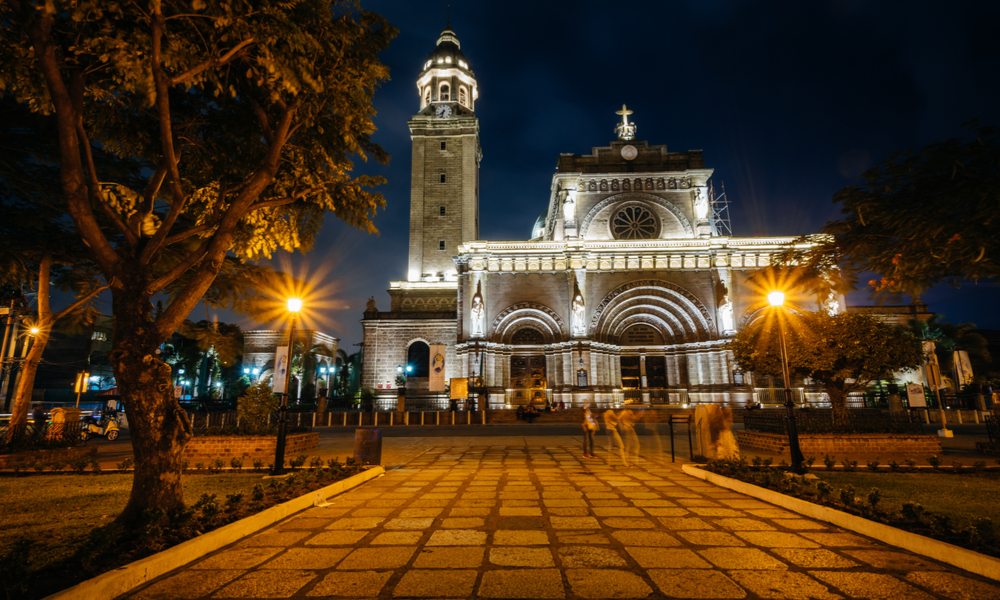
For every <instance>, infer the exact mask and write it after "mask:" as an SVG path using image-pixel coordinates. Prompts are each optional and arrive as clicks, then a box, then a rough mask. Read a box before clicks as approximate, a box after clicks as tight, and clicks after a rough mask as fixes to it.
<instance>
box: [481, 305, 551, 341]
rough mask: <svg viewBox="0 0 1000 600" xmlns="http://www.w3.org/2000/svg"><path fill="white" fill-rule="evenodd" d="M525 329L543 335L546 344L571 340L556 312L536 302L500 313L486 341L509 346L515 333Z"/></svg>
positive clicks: (516, 306)
mask: <svg viewBox="0 0 1000 600" xmlns="http://www.w3.org/2000/svg"><path fill="white" fill-rule="evenodd" d="M524 327H531V328H532V329H534V330H536V331H538V332H539V333H541V334H542V336H543V338H544V339H545V343H546V344H553V343H558V342H561V341H563V340H564V339H568V338H569V335H568V331H567V330H566V324H565V323H563V320H562V317H560V316H559V314H558V313H556V312H555V311H554V310H552V309H551V308H549V307H548V306H545V305H544V304H538V303H536V302H518V303H517V304H512V305H510V306H508V307H507V308H505V309H503V310H502V311H500V313H499V314H498V315H497V316H496V318H495V319H494V320H493V324H492V325H491V326H490V331H489V333H488V335H487V336H486V339H488V340H490V341H492V342H496V343H499V344H509V343H510V338H511V337H512V336H513V335H514V333H515V332H517V331H518V330H519V329H522V328H524Z"/></svg>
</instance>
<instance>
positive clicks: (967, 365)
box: [951, 350, 972, 391]
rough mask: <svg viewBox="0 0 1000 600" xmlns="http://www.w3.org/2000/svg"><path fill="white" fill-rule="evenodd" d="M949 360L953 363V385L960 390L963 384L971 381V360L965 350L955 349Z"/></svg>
mask: <svg viewBox="0 0 1000 600" xmlns="http://www.w3.org/2000/svg"><path fill="white" fill-rule="evenodd" d="M951 360H952V364H954V365H955V385H956V386H957V387H958V390H959V391H961V389H962V387H963V386H966V385H969V384H970V383H972V362H971V361H969V353H968V352H966V351H965V350H956V351H955V353H954V354H953V355H952V358H951Z"/></svg>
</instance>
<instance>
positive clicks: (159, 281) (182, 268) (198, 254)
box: [146, 238, 212, 329]
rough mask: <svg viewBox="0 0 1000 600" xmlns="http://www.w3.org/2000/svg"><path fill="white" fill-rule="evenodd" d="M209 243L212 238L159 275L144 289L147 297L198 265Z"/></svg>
mask: <svg viewBox="0 0 1000 600" xmlns="http://www.w3.org/2000/svg"><path fill="white" fill-rule="evenodd" d="M211 242H212V238H208V239H206V240H205V241H204V242H202V243H201V246H198V249H197V250H195V251H194V252H192V253H191V254H189V255H188V257H187V258H185V259H184V260H182V261H181V262H179V263H177V264H176V265H175V266H174V268H172V269H170V270H169V271H167V272H166V273H164V274H163V275H160V276H159V277H157V278H156V279H154V280H153V281H151V282H150V283H149V285H148V286H147V287H146V293H148V294H149V295H153V294H155V293H157V292H158V291H160V290H162V289H163V288H165V287H167V286H168V285H170V284H171V283H173V281H174V280H175V279H177V278H178V277H180V276H181V275H183V274H184V273H185V272H186V271H187V270H188V269H190V268H191V267H193V266H195V265H196V264H198V261H200V260H201V259H203V258H204V257H205V255H206V254H207V252H208V249H209V248H210V246H211ZM200 297H201V296H198V298H200ZM196 300H197V298H196ZM171 306H173V305H171ZM175 329H176V328H175Z"/></svg>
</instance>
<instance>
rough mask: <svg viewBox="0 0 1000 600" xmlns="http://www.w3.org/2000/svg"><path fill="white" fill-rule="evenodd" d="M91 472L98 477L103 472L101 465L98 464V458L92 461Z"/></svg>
mask: <svg viewBox="0 0 1000 600" xmlns="http://www.w3.org/2000/svg"><path fill="white" fill-rule="evenodd" d="M90 472H91V473H93V474H94V475H97V474H98V473H100V472H101V463H100V462H98V460H97V459H96V458H95V459H94V460H92V461H90Z"/></svg>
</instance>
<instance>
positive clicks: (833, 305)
mask: <svg viewBox="0 0 1000 600" xmlns="http://www.w3.org/2000/svg"><path fill="white" fill-rule="evenodd" d="M825 307H826V312H827V314H829V315H830V316H831V317H832V316H833V315H835V314H837V313H838V312H840V301H839V300H837V297H836V296H833V295H831V296H830V297H829V298H828V299H827V301H826V305H825Z"/></svg>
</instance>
